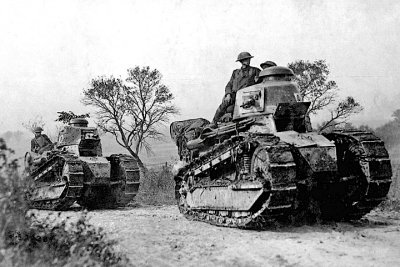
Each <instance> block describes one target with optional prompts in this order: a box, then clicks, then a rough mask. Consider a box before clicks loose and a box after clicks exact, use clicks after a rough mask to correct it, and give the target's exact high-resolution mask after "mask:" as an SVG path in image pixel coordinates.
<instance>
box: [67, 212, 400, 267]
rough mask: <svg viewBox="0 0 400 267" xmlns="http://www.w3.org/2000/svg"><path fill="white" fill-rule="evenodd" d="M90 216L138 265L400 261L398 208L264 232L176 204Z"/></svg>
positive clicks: (381, 263) (390, 263)
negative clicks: (191, 216) (199, 217)
mask: <svg viewBox="0 0 400 267" xmlns="http://www.w3.org/2000/svg"><path fill="white" fill-rule="evenodd" d="M65 214H66V215H72V214H73V212H66V213H65ZM89 217H90V218H91V219H90V221H91V222H92V223H93V224H95V225H96V226H101V227H103V228H104V229H105V230H106V232H108V233H110V235H111V237H112V238H116V239H118V240H119V242H120V243H119V249H120V250H121V251H124V252H126V254H127V255H128V257H129V258H130V259H131V260H132V262H133V263H134V264H135V265H139V266H400V214H399V213H382V212H372V213H371V214H370V215H368V216H367V218H368V220H365V221H364V222H362V223H359V224H349V223H336V224H329V225H316V226H302V227H293V228H288V227H285V228H281V229H278V230H271V231H262V232H257V231H246V230H238V229H231V228H220V227H216V226H212V225H208V224H205V223H201V222H192V221H188V220H186V219H185V218H184V217H183V216H182V215H180V214H179V211H178V210H177V208H176V207H175V206H163V207H141V208H131V209H125V210H104V211H93V212H90V213H89Z"/></svg>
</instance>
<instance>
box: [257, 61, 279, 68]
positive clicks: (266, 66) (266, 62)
mask: <svg viewBox="0 0 400 267" xmlns="http://www.w3.org/2000/svg"><path fill="white" fill-rule="evenodd" d="M274 66H276V63H275V62H273V61H268V60H267V61H265V62H263V63H261V64H260V67H261V68H262V69H266V68H269V67H274Z"/></svg>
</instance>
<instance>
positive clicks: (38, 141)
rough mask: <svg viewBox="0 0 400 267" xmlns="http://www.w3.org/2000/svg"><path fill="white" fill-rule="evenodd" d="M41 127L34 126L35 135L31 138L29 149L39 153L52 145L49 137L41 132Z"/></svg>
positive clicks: (47, 149) (49, 148)
mask: <svg viewBox="0 0 400 267" xmlns="http://www.w3.org/2000/svg"><path fill="white" fill-rule="evenodd" d="M42 131H43V129H42V128H41V127H36V128H35V129H34V133H35V137H34V138H33V139H32V140H31V151H32V152H34V153H37V154H39V155H41V154H43V152H45V151H49V150H51V149H52V147H53V143H52V142H51V141H50V138H49V137H48V136H47V135H45V134H42Z"/></svg>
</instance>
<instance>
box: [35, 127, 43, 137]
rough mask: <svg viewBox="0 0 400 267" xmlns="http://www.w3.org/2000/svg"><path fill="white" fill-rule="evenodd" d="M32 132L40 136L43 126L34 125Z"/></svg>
mask: <svg viewBox="0 0 400 267" xmlns="http://www.w3.org/2000/svg"><path fill="white" fill-rule="evenodd" d="M33 132H34V134H35V136H40V135H41V134H42V132H43V128H42V127H35V128H34V129H33Z"/></svg>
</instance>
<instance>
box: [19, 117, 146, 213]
mask: <svg viewBox="0 0 400 267" xmlns="http://www.w3.org/2000/svg"><path fill="white" fill-rule="evenodd" d="M87 125H88V122H87V120H85V119H73V120H71V122H70V125H68V126H65V127H64V128H63V129H62V130H61V132H60V134H59V138H58V142H57V143H56V147H55V148H54V149H52V150H51V151H46V152H44V153H43V154H42V155H35V154H34V153H30V152H28V153H27V154H26V156H25V166H26V169H27V171H28V173H29V176H30V177H31V178H32V179H33V191H32V194H31V197H30V205H31V207H32V208H38V209H50V210H65V209H68V208H69V207H70V206H71V205H72V204H73V203H74V202H75V201H77V202H78V203H79V204H80V205H81V206H83V207H85V208H90V209H93V208H115V207H118V206H125V205H127V204H128V203H129V202H130V201H132V200H133V199H134V197H135V196H136V194H137V193H138V190H139V184H140V182H139V180H140V172H139V168H138V165H137V162H136V161H135V160H134V159H133V158H132V157H131V156H128V155H122V154H113V155H111V156H109V157H103V156H102V149H101V143H100V138H99V135H98V132H97V129H96V128H94V127H87Z"/></svg>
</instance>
